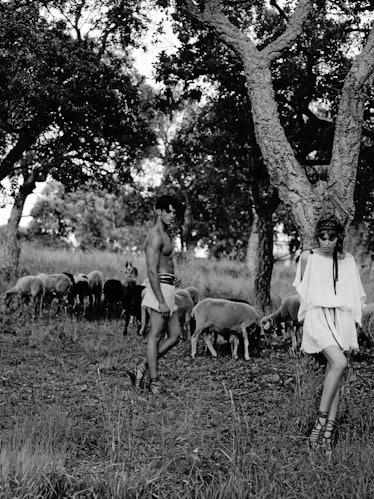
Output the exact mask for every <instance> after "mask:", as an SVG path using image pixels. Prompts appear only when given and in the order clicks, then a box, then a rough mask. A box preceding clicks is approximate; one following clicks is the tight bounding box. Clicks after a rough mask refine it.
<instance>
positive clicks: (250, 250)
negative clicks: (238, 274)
mask: <svg viewBox="0 0 374 499" xmlns="http://www.w3.org/2000/svg"><path fill="white" fill-rule="evenodd" d="M252 213H253V221H252V227H251V233H250V235H249V239H248V246H247V253H246V256H245V263H246V267H247V269H248V272H249V273H250V276H251V277H254V276H255V274H256V269H257V267H258V215H257V213H256V211H255V210H252Z"/></svg>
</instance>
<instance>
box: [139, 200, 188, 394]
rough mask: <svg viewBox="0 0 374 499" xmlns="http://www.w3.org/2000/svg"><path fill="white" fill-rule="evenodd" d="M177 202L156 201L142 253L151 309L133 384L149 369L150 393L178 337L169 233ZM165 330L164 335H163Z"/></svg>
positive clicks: (156, 390) (155, 389)
mask: <svg viewBox="0 0 374 499" xmlns="http://www.w3.org/2000/svg"><path fill="white" fill-rule="evenodd" d="M178 206H179V202H178V201H177V199H176V198H174V197H173V196H161V197H159V198H158V199H157V201H156V213H157V220H156V223H155V225H154V226H153V227H152V228H151V229H150V230H149V232H148V235H147V238H146V241H145V247H144V250H145V256H146V263H147V272H148V279H149V284H148V285H147V287H146V290H145V294H144V298H143V300H142V306H143V307H147V308H148V309H149V311H150V332H149V336H148V342H147V350H146V358H145V359H144V360H143V361H142V362H141V363H140V364H139V365H138V367H137V370H136V379H135V387H137V388H138V387H140V385H141V382H142V380H143V377H144V374H145V372H146V370H147V368H148V369H149V374H150V378H151V386H150V389H151V392H152V393H153V394H158V393H160V391H161V389H162V386H161V382H160V380H159V378H158V359H160V358H161V357H163V356H164V355H165V354H166V352H167V351H168V350H170V348H172V347H173V346H174V345H175V344H176V343H177V342H178V339H179V337H180V333H181V332H180V326H179V320H178V314H177V313H175V312H176V309H177V307H176V305H175V298H174V296H175V286H176V281H177V279H176V277H175V275H174V263H173V258H172V252H173V246H172V241H171V239H170V236H169V234H168V229H169V227H170V226H171V225H172V224H173V223H174V219H175V215H176V210H177V208H178ZM165 332H166V334H167V337H166V338H164V339H162V338H163V335H164V333H165Z"/></svg>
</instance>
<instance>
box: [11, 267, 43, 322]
mask: <svg viewBox="0 0 374 499" xmlns="http://www.w3.org/2000/svg"><path fill="white" fill-rule="evenodd" d="M14 295H16V296H17V297H18V299H19V301H20V303H21V304H26V305H28V304H29V303H30V304H31V307H32V310H33V316H34V317H35V316H36V314H37V310H39V313H41V310H42V306H43V298H44V285H43V281H42V280H41V279H39V278H38V277H36V276H33V275H27V276H23V277H20V278H19V279H18V281H17V283H16V284H15V286H13V287H12V288H10V289H8V290H7V291H6V292H5V298H4V301H5V305H6V306H7V307H9V305H10V303H11V301H12V298H13V296H14Z"/></svg>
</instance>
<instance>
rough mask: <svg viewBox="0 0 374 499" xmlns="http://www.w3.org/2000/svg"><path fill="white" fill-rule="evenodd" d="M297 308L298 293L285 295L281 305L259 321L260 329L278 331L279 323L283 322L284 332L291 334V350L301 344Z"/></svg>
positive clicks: (300, 325)
mask: <svg viewBox="0 0 374 499" xmlns="http://www.w3.org/2000/svg"><path fill="white" fill-rule="evenodd" d="M299 308H300V298H299V295H290V296H286V298H283V300H282V303H281V306H280V307H279V308H278V309H277V310H276V311H275V312H274V313H272V314H270V315H266V316H265V317H263V318H262V319H261V321H260V325H261V329H262V330H263V331H264V332H265V333H269V332H273V333H275V332H278V331H280V328H281V325H282V324H284V325H285V330H286V333H290V334H291V342H292V346H291V348H292V351H293V352H295V351H296V349H297V347H298V346H299V345H300V344H301V339H302V324H301V323H300V322H299V320H298V318H297V314H298V311H299Z"/></svg>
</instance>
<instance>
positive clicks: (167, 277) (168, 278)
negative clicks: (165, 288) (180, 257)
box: [158, 272, 181, 287]
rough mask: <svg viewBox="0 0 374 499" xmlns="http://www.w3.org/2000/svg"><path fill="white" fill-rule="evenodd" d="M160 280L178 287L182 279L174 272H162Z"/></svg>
mask: <svg viewBox="0 0 374 499" xmlns="http://www.w3.org/2000/svg"><path fill="white" fill-rule="evenodd" d="M158 277H159V278H160V282H162V283H163V284H169V285H170V286H175V287H178V286H180V283H181V280H180V279H179V278H178V277H177V276H176V275H174V274H169V273H167V272H160V273H159V274H158Z"/></svg>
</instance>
